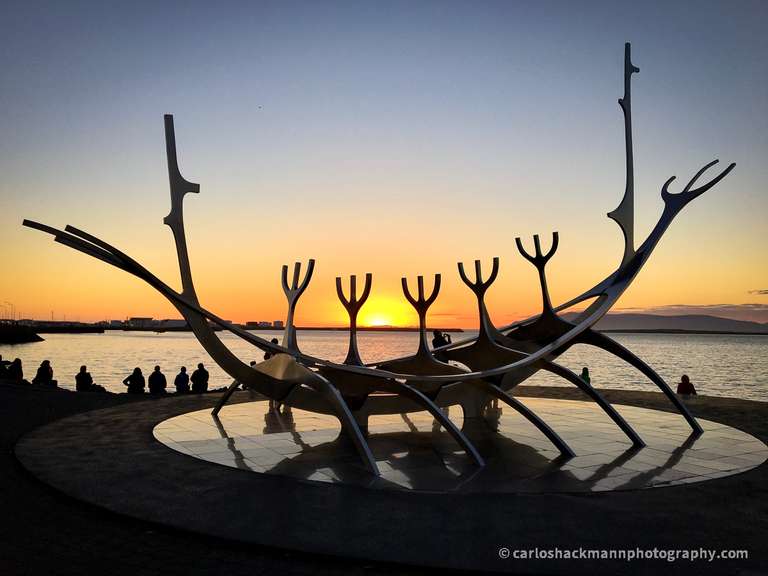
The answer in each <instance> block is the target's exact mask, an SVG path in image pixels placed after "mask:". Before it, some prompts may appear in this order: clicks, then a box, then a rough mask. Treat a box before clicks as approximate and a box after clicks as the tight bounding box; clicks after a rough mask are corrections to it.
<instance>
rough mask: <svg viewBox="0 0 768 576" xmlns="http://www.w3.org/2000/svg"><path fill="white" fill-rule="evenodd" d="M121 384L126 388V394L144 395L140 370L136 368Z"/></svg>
mask: <svg viewBox="0 0 768 576" xmlns="http://www.w3.org/2000/svg"><path fill="white" fill-rule="evenodd" d="M123 384H125V385H126V386H128V394H144V386H145V381H144V374H142V373H141V368H139V367H138V366H137V367H136V368H134V369H133V372H131V375H130V376H128V378H126V379H125V380H123Z"/></svg>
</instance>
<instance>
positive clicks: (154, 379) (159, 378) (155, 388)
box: [148, 366, 168, 396]
mask: <svg viewBox="0 0 768 576" xmlns="http://www.w3.org/2000/svg"><path fill="white" fill-rule="evenodd" d="M148 383H149V393H150V394H153V395H155V396H158V395H160V394H165V389H166V387H167V386H168V384H167V382H166V381H165V374H163V373H162V372H160V366H155V370H154V372H152V374H150V375H149V382H148Z"/></svg>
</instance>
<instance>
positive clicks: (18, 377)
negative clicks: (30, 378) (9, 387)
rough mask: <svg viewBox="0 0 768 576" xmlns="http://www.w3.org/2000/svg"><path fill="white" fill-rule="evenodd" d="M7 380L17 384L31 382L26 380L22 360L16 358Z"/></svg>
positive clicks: (11, 365)
mask: <svg viewBox="0 0 768 576" xmlns="http://www.w3.org/2000/svg"><path fill="white" fill-rule="evenodd" d="M6 378H8V379H9V380H11V381H13V382H15V383H16V384H29V382H27V381H26V380H24V369H23V368H22V366H21V358H16V359H15V360H14V361H13V362H11V363H10V365H9V366H8V371H7V373H6Z"/></svg>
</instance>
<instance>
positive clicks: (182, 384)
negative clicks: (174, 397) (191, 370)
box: [173, 366, 189, 394]
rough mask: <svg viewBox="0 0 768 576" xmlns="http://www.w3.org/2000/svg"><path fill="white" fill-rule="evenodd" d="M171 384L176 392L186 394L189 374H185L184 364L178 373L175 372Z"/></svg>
mask: <svg viewBox="0 0 768 576" xmlns="http://www.w3.org/2000/svg"><path fill="white" fill-rule="evenodd" d="M173 385H174V386H175V387H176V394H187V393H188V392H189V374H187V367H186V366H182V367H181V370H179V373H178V374H176V378H175V379H174V380H173Z"/></svg>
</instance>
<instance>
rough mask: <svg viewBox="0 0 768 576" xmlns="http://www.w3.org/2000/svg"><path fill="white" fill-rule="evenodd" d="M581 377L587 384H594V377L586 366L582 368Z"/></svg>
mask: <svg viewBox="0 0 768 576" xmlns="http://www.w3.org/2000/svg"><path fill="white" fill-rule="evenodd" d="M581 379H582V380H584V382H586V383H587V384H592V379H591V378H590V377H589V368H587V367H586V366H584V368H582V369H581Z"/></svg>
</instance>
